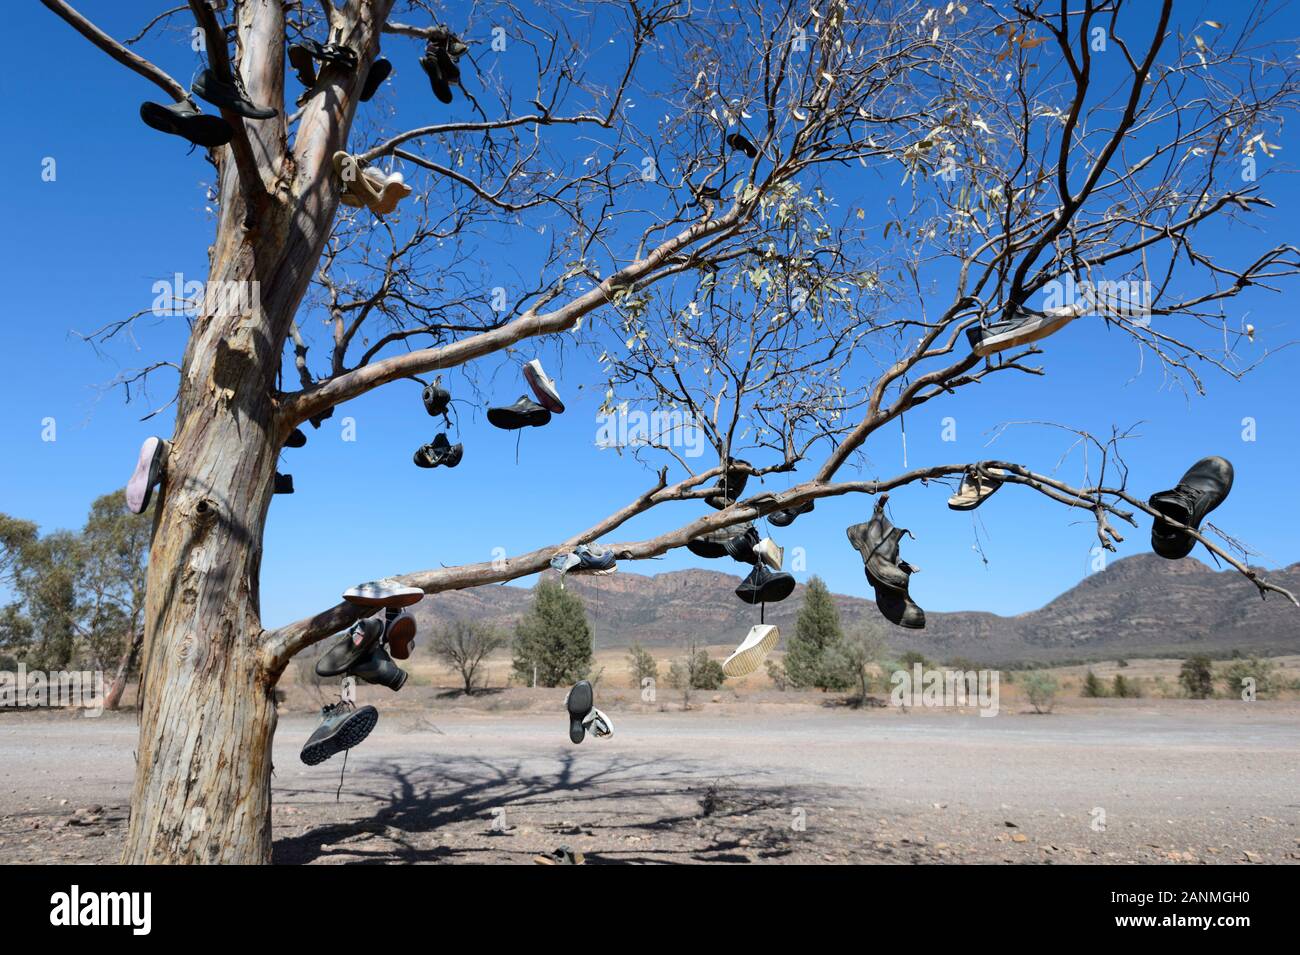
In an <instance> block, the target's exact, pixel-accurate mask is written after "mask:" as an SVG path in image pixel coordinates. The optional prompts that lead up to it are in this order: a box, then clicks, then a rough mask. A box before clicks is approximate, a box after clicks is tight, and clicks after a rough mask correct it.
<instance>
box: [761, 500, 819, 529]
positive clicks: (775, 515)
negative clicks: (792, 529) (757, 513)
mask: <svg viewBox="0 0 1300 955" xmlns="http://www.w3.org/2000/svg"><path fill="white" fill-rule="evenodd" d="M815 503H816V502H815V501H808V502H807V503H804V504H800V505H798V506H797V507H787V508H785V509H784V510H780V511H773V512H772V513H771V514H769V515H767V519H768V520H769V521H770V522H771V523H772V524H774V525H775V526H777V527H789V526H790V525H791V524H793V523H794V519H795V518H796V517H798V516H799V515H800V514H807V513H808V512H809V511H811V510H812V509H813V506H814V504H815Z"/></svg>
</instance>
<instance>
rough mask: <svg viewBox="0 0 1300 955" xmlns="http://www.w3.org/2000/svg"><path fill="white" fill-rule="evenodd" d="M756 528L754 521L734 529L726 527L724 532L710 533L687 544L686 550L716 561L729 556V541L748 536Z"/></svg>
mask: <svg viewBox="0 0 1300 955" xmlns="http://www.w3.org/2000/svg"><path fill="white" fill-rule="evenodd" d="M753 527H754V524H753V522H752V521H746V522H745V523H744V524H736V525H734V526H732V527H724V528H722V530H717V531H709V532H708V533H707V534H703V535H701V536H700V537H697V538H695V539H694V540H689V541H687V542H686V549H687V550H689V551H690V552H691V553H692V554H694V555H695V556H696V557H704V558H707V559H709V560H715V559H717V558H719V557H726V556H727V541H729V540H730V539H731V538H733V537H741V536H743V535H745V534H748V533H749V531H751V530H752V529H753Z"/></svg>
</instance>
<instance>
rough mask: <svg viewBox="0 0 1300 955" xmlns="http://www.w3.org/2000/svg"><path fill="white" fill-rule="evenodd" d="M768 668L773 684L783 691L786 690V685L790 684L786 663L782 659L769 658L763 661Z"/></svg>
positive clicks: (768, 675)
mask: <svg viewBox="0 0 1300 955" xmlns="http://www.w3.org/2000/svg"><path fill="white" fill-rule="evenodd" d="M763 666H764V667H765V668H766V669H767V678H768V679H769V680H771V681H772V685H773V686H774V687H776V688H777V689H778V690H780V691H781V692H783V693H784V692H785V689H786V687H788V686H789V685H790V677H789V676H788V675H787V674H786V672H785V664H784V663H782V662H781V661H780V660H773V659H770V658H769V659H768V660H767V661H765V662H764V663H763Z"/></svg>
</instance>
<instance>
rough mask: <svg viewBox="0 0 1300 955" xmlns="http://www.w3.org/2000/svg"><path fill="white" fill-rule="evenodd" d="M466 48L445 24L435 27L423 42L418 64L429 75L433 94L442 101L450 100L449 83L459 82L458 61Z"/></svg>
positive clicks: (448, 101)
mask: <svg viewBox="0 0 1300 955" xmlns="http://www.w3.org/2000/svg"><path fill="white" fill-rule="evenodd" d="M468 50H469V47H467V46H466V45H465V44H464V43H462V42H461V40H460V39H459V38H458V37H457V36H456V35H455V34H454V33H452V32H451V31H450V30H448V29H447V28H446V27H445V26H441V27H438V28H437V29H435V30H434V31H433V33H432V35H430V37H429V40H428V42H427V43H425V46H424V55H423V56H421V57H420V66H421V68H422V69H423V70H424V72H425V74H426V75H427V76H428V77H429V86H430V87H431V88H432V89H433V95H434V96H436V97H438V99H439V100H440V101H441V102H443V103H450V102H451V85H452V84H453V83H459V82H460V66H459V62H460V58H461V57H462V56H464V55H465V53H466V52H467V51H468Z"/></svg>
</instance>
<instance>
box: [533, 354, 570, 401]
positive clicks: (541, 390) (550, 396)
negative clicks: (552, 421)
mask: <svg viewBox="0 0 1300 955" xmlns="http://www.w3.org/2000/svg"><path fill="white" fill-rule="evenodd" d="M524 378H525V379H526V380H527V381H528V387H530V388H532V389H533V394H535V395H536V396H537V400H538V401H540V402H541V403H542V407H543V408H545V409H546V410H547V411H550V412H553V413H554V414H564V402H563V401H561V400H560V393H559V392H558V391H556V390H555V382H554V381H552V380H551V378H550V376H548V375H547V374H546V372H545V371H543V370H542V363H541V362H540V361H538V360H537V359H536V358H534V359H533V360H532V361H530V362H529V363H528V364H526V365H524Z"/></svg>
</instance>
